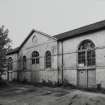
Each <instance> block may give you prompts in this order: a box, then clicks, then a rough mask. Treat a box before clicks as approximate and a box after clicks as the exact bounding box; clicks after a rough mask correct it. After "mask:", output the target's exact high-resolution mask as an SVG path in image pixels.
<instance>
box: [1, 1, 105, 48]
mask: <svg viewBox="0 0 105 105" xmlns="http://www.w3.org/2000/svg"><path fill="white" fill-rule="evenodd" d="M104 19H105V0H0V25H5V27H6V28H8V29H9V31H10V33H9V37H10V38H11V39H12V40H13V47H17V46H19V45H20V44H21V43H22V41H23V40H24V38H26V37H27V35H28V34H29V32H30V31H31V30H32V29H33V28H34V29H37V30H40V31H43V32H45V33H48V34H49V35H55V34H58V33H62V32H64V31H68V30H71V29H75V28H78V27H80V26H83V25H87V24H90V23H94V22H96V21H99V20H104Z"/></svg>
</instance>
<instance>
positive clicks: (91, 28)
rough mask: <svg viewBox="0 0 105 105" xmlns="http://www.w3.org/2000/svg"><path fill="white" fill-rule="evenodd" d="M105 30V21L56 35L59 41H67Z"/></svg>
mask: <svg viewBox="0 0 105 105" xmlns="http://www.w3.org/2000/svg"><path fill="white" fill-rule="evenodd" d="M101 29H105V20H103V21H99V22H96V23H93V24H90V25H87V26H84V27H80V28H77V29H74V30H71V31H67V32H64V33H61V34H58V35H55V36H53V37H55V38H56V39H57V40H65V39H68V38H72V37H77V36H79V35H83V34H85V33H90V32H96V31H98V30H101Z"/></svg>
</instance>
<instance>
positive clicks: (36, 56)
mask: <svg viewBox="0 0 105 105" xmlns="http://www.w3.org/2000/svg"><path fill="white" fill-rule="evenodd" d="M39 63H40V57H39V52H38V51H33V52H32V64H39Z"/></svg>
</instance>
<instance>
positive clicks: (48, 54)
mask: <svg viewBox="0 0 105 105" xmlns="http://www.w3.org/2000/svg"><path fill="white" fill-rule="evenodd" d="M45 66H46V68H51V52H50V51H46V53H45Z"/></svg>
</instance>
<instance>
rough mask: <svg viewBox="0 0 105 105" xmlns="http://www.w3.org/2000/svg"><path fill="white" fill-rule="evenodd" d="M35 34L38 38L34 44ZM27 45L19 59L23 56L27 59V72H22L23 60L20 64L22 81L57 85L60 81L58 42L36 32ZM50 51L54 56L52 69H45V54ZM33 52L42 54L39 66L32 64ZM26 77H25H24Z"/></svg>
mask: <svg viewBox="0 0 105 105" xmlns="http://www.w3.org/2000/svg"><path fill="white" fill-rule="evenodd" d="M34 34H35V35H36V37H37V40H36V41H35V42H32V38H33V36H34ZM34 34H33V35H32V36H31V37H30V38H29V39H28V41H27V42H26V43H25V45H24V46H23V47H22V49H21V50H20V52H19V58H20V59H22V57H23V56H26V57H27V70H26V71H25V72H24V71H22V70H23V69H22V68H23V67H22V60H21V62H20V70H21V73H22V74H21V75H20V77H19V78H20V80H23V79H24V78H25V79H27V80H28V81H31V82H43V81H45V82H48V81H52V82H54V83H56V82H57V81H58V79H57V77H58V70H57V42H56V40H55V39H53V38H50V37H48V36H45V35H43V34H41V33H37V32H35V33H34ZM47 50H49V51H51V54H52V57H51V59H52V61H51V62H52V67H51V68H47V69H46V68H45V52H46V51H47ZM33 51H38V52H39V54H40V63H39V64H38V65H36V64H32V61H31V55H32V52H33ZM23 75H24V76H23Z"/></svg>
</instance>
